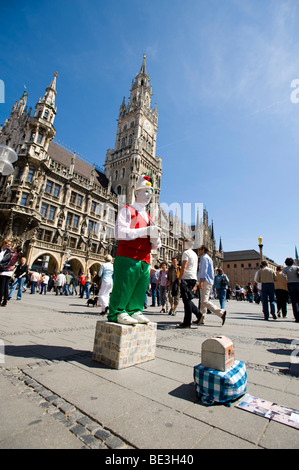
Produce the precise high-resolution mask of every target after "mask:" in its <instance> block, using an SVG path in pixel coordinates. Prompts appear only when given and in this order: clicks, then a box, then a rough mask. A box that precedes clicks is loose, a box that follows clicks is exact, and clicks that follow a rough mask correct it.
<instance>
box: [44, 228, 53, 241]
mask: <svg viewBox="0 0 299 470" xmlns="http://www.w3.org/2000/svg"><path fill="white" fill-rule="evenodd" d="M51 236H52V232H50V231H49V230H45V234H44V241H45V242H50V241H51Z"/></svg>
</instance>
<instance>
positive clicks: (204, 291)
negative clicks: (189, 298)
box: [196, 245, 226, 325]
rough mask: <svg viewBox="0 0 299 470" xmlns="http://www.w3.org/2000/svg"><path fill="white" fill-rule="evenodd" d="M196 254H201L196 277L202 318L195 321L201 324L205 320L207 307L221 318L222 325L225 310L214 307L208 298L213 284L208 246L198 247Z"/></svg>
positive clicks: (211, 262)
mask: <svg viewBox="0 0 299 470" xmlns="http://www.w3.org/2000/svg"><path fill="white" fill-rule="evenodd" d="M198 254H199V255H200V256H201V259H200V264H199V271H198V277H197V279H198V283H199V284H198V285H199V288H200V311H201V313H202V318H201V321H197V322H196V323H201V324H203V323H204V322H205V316H206V313H207V310H208V309H209V310H210V311H211V312H213V313H215V315H217V316H218V317H220V318H221V320H222V325H224V323H225V319H226V310H224V309H223V308H217V307H215V305H214V304H213V303H212V302H210V300H209V297H210V292H211V289H212V287H213V284H214V268H213V261H212V259H211V258H210V256H209V255H208V248H207V247H206V246H204V245H202V246H201V247H200V248H199V250H198Z"/></svg>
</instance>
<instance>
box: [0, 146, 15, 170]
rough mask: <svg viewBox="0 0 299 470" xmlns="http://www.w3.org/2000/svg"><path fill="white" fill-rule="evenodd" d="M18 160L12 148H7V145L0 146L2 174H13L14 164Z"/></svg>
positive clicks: (0, 168)
mask: <svg viewBox="0 0 299 470" xmlns="http://www.w3.org/2000/svg"><path fill="white" fill-rule="evenodd" d="M17 159H18V156H17V154H16V152H15V151H14V150H13V149H12V148H10V147H7V145H0V174H1V175H3V176H7V175H10V174H11V173H13V171H14V167H13V165H12V164H13V163H14V162H16V161H17Z"/></svg>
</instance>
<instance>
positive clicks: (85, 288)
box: [80, 282, 90, 299]
mask: <svg viewBox="0 0 299 470" xmlns="http://www.w3.org/2000/svg"><path fill="white" fill-rule="evenodd" d="M89 284H90V283H89V282H85V284H84V286H82V287H83V289H82V293H81V295H80V297H81V299H83V297H84V293H85V294H86V298H87V299H89Z"/></svg>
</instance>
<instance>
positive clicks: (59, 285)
mask: <svg viewBox="0 0 299 470" xmlns="http://www.w3.org/2000/svg"><path fill="white" fill-rule="evenodd" d="M65 283H66V277H65V275H64V274H63V272H62V271H60V273H59V274H58V276H57V278H56V281H55V286H56V295H58V293H59V292H60V295H62V292H63V287H64V285H65Z"/></svg>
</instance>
